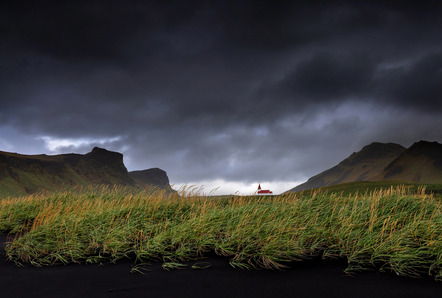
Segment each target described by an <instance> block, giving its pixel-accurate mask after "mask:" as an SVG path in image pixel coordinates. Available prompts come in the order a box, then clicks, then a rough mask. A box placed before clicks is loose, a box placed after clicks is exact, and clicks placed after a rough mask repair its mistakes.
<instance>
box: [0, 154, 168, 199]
mask: <svg viewBox="0 0 442 298" xmlns="http://www.w3.org/2000/svg"><path fill="white" fill-rule="evenodd" d="M163 179H164V178H163ZM97 184H106V185H123V186H138V184H137V182H136V181H134V179H132V178H131V177H130V175H129V173H128V171H127V169H126V167H125V166H124V164H123V155H122V154H121V153H118V152H112V151H108V150H106V149H102V148H97V147H95V148H94V149H93V150H92V151H91V152H89V153H87V154H84V155H82V154H60V155H52V156H48V155H44V154H42V155H21V154H16V153H8V152H1V151H0V197H4V196H17V195H26V194H30V193H34V192H36V191H39V190H49V191H53V190H57V189H60V188H66V187H72V186H87V185H97ZM161 185H164V184H161ZM169 187H170V186H169Z"/></svg>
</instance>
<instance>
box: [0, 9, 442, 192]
mask: <svg viewBox="0 0 442 298" xmlns="http://www.w3.org/2000/svg"><path fill="white" fill-rule="evenodd" d="M293 2H294V3H289V1H284V2H282V3H278V2H275V1H214V2H213V3H207V2H206V1H193V2H192V3H191V4H189V3H185V2H182V1H167V3H166V2H165V1H149V2H148V3H147V2H146V1H127V2H125V3H124V4H123V3H121V2H120V1H80V2H79V1H75V2H74V1H38V2H34V1H29V2H28V3H27V4H23V3H22V2H20V3H18V2H14V1H9V2H8V3H7V4H2V7H1V10H0V22H1V26H0V28H2V29H1V31H0V34H1V37H2V41H3V42H2V46H1V51H0V67H1V72H0V78H1V80H0V131H1V132H2V134H1V135H2V137H1V140H0V146H1V148H0V150H5V151H17V152H21V153H40V152H42V151H45V152H47V153H62V152H87V151H89V150H90V149H91V148H92V147H93V146H94V145H99V146H101V147H106V148H108V149H111V150H117V151H120V152H123V153H124V154H125V162H126V164H127V166H128V168H129V169H131V170H134V169H144V168H149V167H160V168H163V169H165V170H166V171H167V172H168V175H169V177H170V179H171V181H172V182H173V183H175V184H180V183H185V182H196V183H197V182H198V181H230V182H231V183H237V185H239V184H241V183H243V184H244V185H246V184H251V183H257V182H259V181H268V182H269V183H272V182H274V183H275V184H276V183H277V181H279V182H278V183H280V184H281V183H282V182H281V181H293V183H295V182H301V181H303V180H305V179H306V178H308V177H309V176H311V175H313V174H316V173H318V172H320V171H322V170H325V169H326V168H328V167H330V166H333V165H335V164H336V163H337V162H339V161H340V160H342V159H343V158H345V157H347V156H348V155H349V154H351V152H353V151H358V150H360V149H361V148H362V146H364V145H366V144H368V143H371V142H373V141H381V142H397V143H400V144H402V145H405V146H408V145H410V144H411V143H413V142H414V141H418V140H420V139H426V140H430V141H431V140H434V141H442V136H441V133H440V129H437V128H438V127H442V117H440V116H441V112H442V100H441V98H442V39H441V38H440V28H441V27H442V19H441V18H440V15H441V13H442V10H441V5H440V4H439V3H437V1H419V2H415V1H411V2H410V3H407V2H404V1H400V2H399V1H387V2H385V1H370V3H366V4H359V3H356V2H355V1H305V2H300V1H296V2H295V1H293ZM281 185H282V184H281ZM281 191H283V190H281Z"/></svg>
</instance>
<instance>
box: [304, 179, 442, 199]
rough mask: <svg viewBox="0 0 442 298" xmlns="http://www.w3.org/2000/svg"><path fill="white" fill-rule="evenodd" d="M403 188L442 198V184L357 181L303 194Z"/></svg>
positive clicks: (362, 192)
mask: <svg viewBox="0 0 442 298" xmlns="http://www.w3.org/2000/svg"><path fill="white" fill-rule="evenodd" d="M401 186H404V188H405V189H406V190H407V192H408V193H414V194H416V193H419V192H421V191H422V190H424V191H425V193H427V194H433V195H434V196H435V197H440V196H442V184H430V183H414V182H407V181H357V182H349V183H342V184H338V185H332V186H325V187H320V188H314V189H309V190H304V191H303V192H305V193H310V192H314V191H319V190H320V191H322V192H327V193H342V194H343V195H354V194H356V193H357V194H359V195H364V194H366V193H368V194H369V193H370V192H374V191H378V190H388V189H390V188H397V187H401Z"/></svg>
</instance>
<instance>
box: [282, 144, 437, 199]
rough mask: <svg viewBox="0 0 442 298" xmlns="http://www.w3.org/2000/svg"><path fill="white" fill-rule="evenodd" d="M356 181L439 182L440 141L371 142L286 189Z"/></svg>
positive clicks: (313, 187)
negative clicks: (304, 180)
mask: <svg viewBox="0 0 442 298" xmlns="http://www.w3.org/2000/svg"><path fill="white" fill-rule="evenodd" d="M357 181H392V183H393V184H395V182H394V181H406V183H418V184H442V144H439V143H437V142H426V141H420V142H417V143H414V144H413V145H412V146H411V147H410V148H404V147H402V146H401V145H398V144H393V143H372V144H370V145H367V146H365V147H364V148H362V150H361V151H359V152H355V153H353V154H352V155H350V156H349V157H348V158H346V159H344V160H343V161H341V162H340V163H339V164H337V165H336V166H334V167H332V168H330V169H328V170H325V171H323V172H321V173H319V174H317V175H315V176H313V177H311V178H310V179H308V180H307V182H305V183H302V184H300V185H298V186H296V187H294V188H292V189H290V190H288V191H287V192H297V191H302V190H308V189H315V188H319V187H327V186H332V185H338V184H343V183H349V182H357ZM401 183H402V182H401Z"/></svg>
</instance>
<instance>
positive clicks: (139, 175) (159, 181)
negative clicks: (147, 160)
mask: <svg viewBox="0 0 442 298" xmlns="http://www.w3.org/2000/svg"><path fill="white" fill-rule="evenodd" d="M129 176H130V177H131V178H132V179H133V180H134V181H135V182H136V183H137V185H140V186H149V185H153V186H157V187H160V188H164V189H166V190H168V191H172V192H175V191H174V190H173V189H172V187H171V186H170V184H169V177H167V174H166V172H165V171H163V170H161V169H159V168H152V169H148V170H142V171H132V172H129Z"/></svg>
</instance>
